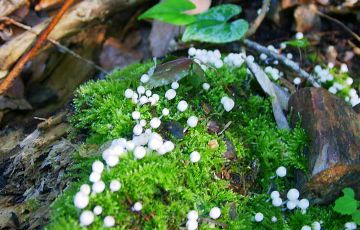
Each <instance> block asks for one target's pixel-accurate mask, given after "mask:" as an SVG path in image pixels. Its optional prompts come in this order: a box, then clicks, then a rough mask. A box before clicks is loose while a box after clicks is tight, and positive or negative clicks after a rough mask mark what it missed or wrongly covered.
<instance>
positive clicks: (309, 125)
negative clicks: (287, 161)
mask: <svg viewBox="0 0 360 230" xmlns="http://www.w3.org/2000/svg"><path fill="white" fill-rule="evenodd" d="M289 107H290V108H292V112H293V113H292V119H291V123H292V125H293V126H294V125H295V123H296V122H298V121H299V120H300V121H301V125H302V127H303V128H304V129H305V130H306V131H307V133H308V135H309V137H310V151H309V154H307V156H308V159H309V164H308V166H309V174H310V178H309V179H310V180H309V182H308V183H307V184H306V186H305V187H304V191H305V192H308V193H309V194H310V196H313V197H315V198H317V199H318V200H317V201H318V202H319V203H329V202H331V201H333V200H334V199H335V198H336V197H337V196H338V195H340V194H341V190H342V189H343V188H344V187H353V188H354V189H356V190H359V189H360V186H359V185H360V114H357V113H356V112H355V111H354V110H353V109H352V108H351V107H350V106H349V105H347V104H346V103H345V102H344V101H343V100H342V99H341V98H338V97H336V96H334V95H332V94H330V93H329V92H328V91H327V90H325V89H321V88H318V89H316V88H304V89H301V90H299V91H298V92H297V93H295V94H293V95H292V96H291V98H290V101H289ZM299 115H300V117H299Z"/></svg>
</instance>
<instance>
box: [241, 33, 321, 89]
mask: <svg viewBox="0 0 360 230" xmlns="http://www.w3.org/2000/svg"><path fill="white" fill-rule="evenodd" d="M243 43H244V44H245V45H246V46H247V47H248V48H250V49H253V50H256V51H257V52H259V53H264V54H266V55H268V56H271V57H272V58H274V59H276V60H279V61H280V62H282V63H283V64H284V65H285V66H287V67H289V68H290V69H292V70H293V71H295V72H296V73H297V74H299V75H300V76H301V77H303V78H305V79H307V80H308V81H309V82H310V83H311V84H312V85H313V86H314V87H320V85H319V84H318V83H317V82H316V81H315V79H314V77H313V76H312V75H311V74H309V73H308V72H306V71H305V70H303V69H302V68H301V67H300V66H299V64H298V63H296V62H294V61H292V60H290V59H288V58H286V57H285V56H284V55H281V54H278V53H276V52H274V51H271V50H269V49H268V48H266V47H264V46H262V45H260V44H258V43H256V42H254V41H251V40H249V39H244V41H243Z"/></svg>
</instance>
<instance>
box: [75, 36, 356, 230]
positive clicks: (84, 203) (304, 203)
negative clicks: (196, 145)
mask: <svg viewBox="0 0 360 230" xmlns="http://www.w3.org/2000/svg"><path fill="white" fill-rule="evenodd" d="M299 37H300V36H299ZM297 38H298V36H297ZM268 48H269V49H270V50H272V51H274V52H277V53H279V52H280V51H281V50H277V49H276V48H275V47H273V46H269V47H268ZM285 48H286V45H282V46H281V49H285ZM189 56H191V57H193V58H194V59H195V60H197V61H198V63H199V64H200V65H201V66H202V67H203V68H207V65H211V66H214V67H215V68H221V67H222V66H223V65H224V64H226V65H228V66H230V67H241V66H242V64H243V63H244V62H245V60H246V61H250V62H252V61H254V57H253V56H251V55H249V56H246V55H245V54H235V53H230V54H229V55H228V56H226V57H225V58H224V61H223V60H222V59H221V53H220V52H219V50H214V51H207V50H200V49H195V48H190V49H189ZM260 59H261V60H266V59H267V56H266V55H265V54H261V55H260ZM274 64H276V63H274ZM265 72H266V73H268V74H270V75H271V77H272V78H273V79H274V80H277V79H278V78H280V77H282V75H283V73H281V72H280V71H279V70H277V69H276V68H273V67H271V66H267V67H266V68H265ZM315 72H317V73H318V74H319V75H324V76H325V79H326V81H331V80H333V77H331V74H330V73H329V71H328V70H323V69H322V68H321V67H320V66H319V67H316V68H315ZM341 72H347V66H346V67H345V66H342V67H341ZM150 77H151V74H144V75H142V76H141V78H140V81H141V84H146V83H147V82H149V80H150ZM330 79H331V80H330ZM295 80H296V81H294V83H295V84H299V83H300V82H298V80H297V79H295ZM300 80H301V79H300ZM320 80H321V79H320ZM323 80H324V79H323ZM326 81H325V82H326ZM352 82H353V81H352V79H351V78H348V79H347V80H346V82H345V84H346V85H347V86H350V85H351V84H352ZM179 87H180V85H179V83H178V82H173V83H172V84H171V88H170V89H168V90H167V91H166V93H165V95H164V98H166V99H167V100H169V101H171V100H174V99H175V97H176V96H177V93H176V90H177V89H178V88H179ZM202 87H203V89H204V90H205V91H208V90H209V89H210V84H209V83H203V85H202ZM334 87H335V88H336V89H337V90H341V89H340V88H341V86H340V85H335V83H334ZM329 90H330V89H329ZM124 96H125V97H126V98H128V99H129V100H131V101H132V102H133V103H134V104H135V105H136V107H137V108H139V107H141V106H146V105H150V106H155V105H157V103H158V102H159V100H160V96H159V95H158V94H155V93H153V92H152V91H151V90H150V89H147V88H146V87H145V86H143V85H140V86H138V87H137V88H136V90H133V89H126V90H125V92H124ZM356 100H357V101H359V97H358V95H357V93H356V91H355V90H354V89H351V90H350V93H349V101H351V103H352V104H354V103H353V102H354V101H356ZM220 103H221V104H222V105H223V107H224V109H225V111H227V112H229V111H231V110H232V109H233V108H234V106H235V102H234V100H233V99H231V98H230V97H228V96H225V97H223V98H222V99H221V101H220ZM176 107H177V110H178V112H185V111H186V110H187V109H188V107H189V105H188V103H187V102H186V101H185V100H180V101H179V102H178V103H177V105H176ZM169 114H170V110H169V109H168V108H164V109H163V110H162V111H161V114H160V115H159V116H158V117H157V116H155V117H152V118H150V119H149V120H148V121H147V120H145V119H144V117H142V114H141V113H140V112H139V111H138V109H135V110H134V111H133V112H132V113H131V117H132V119H133V120H134V122H136V123H135V124H134V126H133V137H132V139H130V140H127V139H125V138H119V139H116V140H113V141H112V142H111V145H110V146H109V147H108V148H107V149H106V150H105V151H103V153H102V158H103V160H104V161H103V162H105V164H104V163H103V162H102V161H100V160H96V161H95V162H93V164H92V172H91V174H90V176H89V181H90V182H91V183H92V185H89V184H83V185H82V186H81V187H80V190H79V192H77V193H76V194H75V196H74V205H75V207H76V208H78V209H83V211H82V212H81V214H80V217H79V222H80V225H81V226H85V227H86V226H89V225H91V224H92V223H93V222H94V220H95V218H99V217H97V216H100V215H102V214H103V215H104V216H105V217H104V219H103V225H104V226H105V227H114V226H115V224H116V219H115V217H113V216H109V215H106V210H103V208H102V207H101V206H99V205H96V206H95V207H94V208H93V210H92V211H90V210H84V209H86V208H87V207H88V206H89V200H90V196H91V195H95V194H99V193H102V192H104V191H105V190H106V189H107V187H108V189H109V190H110V192H113V193H115V192H118V191H120V190H121V187H122V186H126V184H124V185H122V184H121V182H120V180H118V179H113V180H111V181H110V183H109V184H105V183H104V181H102V180H101V178H102V173H103V172H104V170H105V169H107V170H111V168H112V167H115V166H116V165H117V164H118V163H119V162H120V160H121V158H122V157H123V156H125V155H127V154H132V155H133V157H134V159H135V160H141V159H142V158H144V157H145V156H146V155H147V154H148V153H149V152H156V153H157V154H159V155H165V154H166V153H170V152H172V151H173V150H174V149H175V144H174V143H172V142H171V141H168V140H164V139H163V138H162V137H161V135H160V134H159V133H157V132H156V131H155V130H156V129H158V128H159V127H160V126H161V123H162V121H161V119H164V117H166V116H169ZM198 121H199V118H198V117H196V116H194V115H192V116H189V117H188V118H187V125H188V126H189V127H190V128H194V127H196V126H197V124H198ZM200 159H201V155H200V153H199V152H198V151H193V152H191V153H190V161H191V162H192V163H197V162H199V161H200ZM286 173H287V172H286V168H285V167H283V166H281V167H279V168H278V169H277V170H276V175H277V176H278V177H285V176H286ZM299 196H300V193H299V191H298V190H297V189H290V190H289V191H288V193H287V195H286V197H287V201H284V202H283V199H282V198H281V197H280V193H279V192H278V191H273V192H271V194H270V197H271V202H272V205H273V206H275V207H281V206H282V205H284V204H286V207H287V209H289V210H293V209H295V208H296V207H297V208H299V209H301V210H302V212H303V213H305V212H306V209H307V208H308V207H309V201H308V200H307V199H300V200H299ZM142 208H143V205H142V203H141V202H140V201H138V202H136V203H134V204H133V205H132V207H131V210H132V211H133V212H140V211H141V210H142ZM209 216H210V218H211V219H214V220H215V219H218V218H219V217H220V216H221V210H220V208H218V207H213V208H212V209H211V210H210V212H209ZM198 218H199V215H198V212H197V211H195V210H192V211H190V212H189V213H188V214H187V222H186V228H187V229H188V230H196V229H198V227H199V223H198ZM264 218H265V217H264V215H263V214H262V213H260V212H258V213H256V215H255V216H254V220H255V221H256V222H262V221H263V220H264ZM271 221H272V222H277V217H275V216H272V217H271ZM354 226H355V227H354ZM312 227H313V229H315V230H318V229H321V224H320V222H314V223H313V224H312ZM345 227H346V229H356V224H355V223H353V222H349V223H346V225H345ZM302 229H304V230H306V229H311V227H309V226H303V228H302Z"/></svg>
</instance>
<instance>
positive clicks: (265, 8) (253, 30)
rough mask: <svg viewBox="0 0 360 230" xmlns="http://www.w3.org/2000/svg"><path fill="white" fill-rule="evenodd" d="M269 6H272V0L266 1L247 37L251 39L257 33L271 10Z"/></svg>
mask: <svg viewBox="0 0 360 230" xmlns="http://www.w3.org/2000/svg"><path fill="white" fill-rule="evenodd" d="M269 6H270V0H264V1H263V4H262V7H261V12H260V14H259V15H258V16H257V18H256V19H255V21H254V22H253V23H252V24H251V26H250V28H249V30H248V31H247V33H246V37H250V36H252V35H254V34H255V33H256V31H257V29H258V28H259V27H260V25H261V23H262V21H263V20H264V19H265V16H266V13H267V11H268V9H269Z"/></svg>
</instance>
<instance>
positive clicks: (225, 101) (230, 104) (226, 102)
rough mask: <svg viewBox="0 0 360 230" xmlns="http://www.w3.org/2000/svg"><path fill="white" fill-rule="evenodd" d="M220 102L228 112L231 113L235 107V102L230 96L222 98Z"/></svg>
mask: <svg viewBox="0 0 360 230" xmlns="http://www.w3.org/2000/svg"><path fill="white" fill-rule="evenodd" d="M220 102H221V104H222V105H223V106H224V109H225V111H226V112H230V111H231V110H232V109H233V108H234V106H235V102H234V100H233V99H231V98H230V97H228V96H225V97H222V98H221V101H220Z"/></svg>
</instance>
